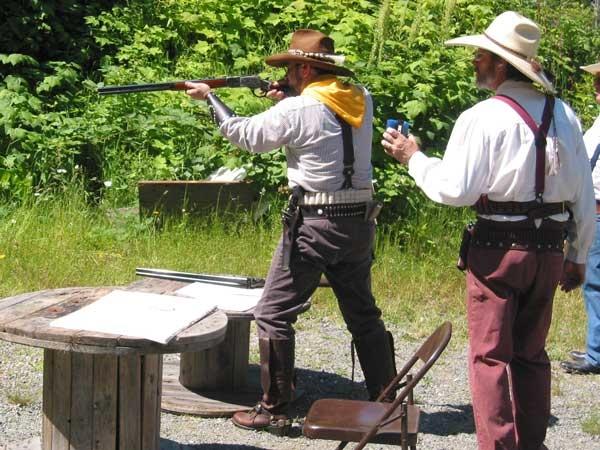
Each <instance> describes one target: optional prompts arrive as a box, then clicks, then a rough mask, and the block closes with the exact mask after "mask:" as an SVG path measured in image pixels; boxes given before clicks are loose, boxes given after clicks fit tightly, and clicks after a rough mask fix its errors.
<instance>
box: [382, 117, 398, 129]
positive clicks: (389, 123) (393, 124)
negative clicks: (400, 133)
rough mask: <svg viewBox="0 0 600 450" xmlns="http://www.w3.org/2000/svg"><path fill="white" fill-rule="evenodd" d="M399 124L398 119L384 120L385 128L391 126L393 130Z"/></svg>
mask: <svg viewBox="0 0 600 450" xmlns="http://www.w3.org/2000/svg"><path fill="white" fill-rule="evenodd" d="M399 124H400V121H399V120H398V119H388V120H387V121H386V122H385V128H393V129H394V130H397V129H398V125H399Z"/></svg>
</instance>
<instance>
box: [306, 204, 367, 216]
mask: <svg viewBox="0 0 600 450" xmlns="http://www.w3.org/2000/svg"><path fill="white" fill-rule="evenodd" d="M300 211H301V212H302V217H304V218H305V219H310V218H324V219H330V218H333V217H354V216H363V217H364V216H365V214H366V212H367V205H366V203H338V204H335V205H300Z"/></svg>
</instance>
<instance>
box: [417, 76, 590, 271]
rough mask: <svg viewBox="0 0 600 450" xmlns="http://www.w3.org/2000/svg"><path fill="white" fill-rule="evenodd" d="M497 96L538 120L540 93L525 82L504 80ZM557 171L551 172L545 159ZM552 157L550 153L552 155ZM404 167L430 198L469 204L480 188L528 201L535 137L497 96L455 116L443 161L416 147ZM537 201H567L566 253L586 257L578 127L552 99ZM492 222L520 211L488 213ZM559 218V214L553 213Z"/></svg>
mask: <svg viewBox="0 0 600 450" xmlns="http://www.w3.org/2000/svg"><path fill="white" fill-rule="evenodd" d="M497 94H504V95H507V96H509V97H511V98H513V99H514V100H516V101H517V102H518V103H519V104H520V105H521V106H522V107H523V108H525V110H527V112H528V113H529V114H530V115H531V116H532V117H533V119H534V120H535V121H536V122H537V123H538V124H539V123H540V121H541V116H542V111H543V109H544V104H545V97H544V95H543V94H541V93H540V92H538V91H537V90H536V89H535V88H533V86H531V84H530V83H526V82H517V81H511V80H509V81H506V82H504V83H503V84H502V85H501V86H499V88H498V90H497ZM555 156H558V161H557V163H556V164H554V168H555V169H556V170H557V174H555V175H550V173H549V172H550V168H551V166H552V164H551V163H550V160H551V159H552V158H553V157H555ZM554 159H555V158H554ZM408 167H409V173H410V175H411V176H412V177H413V178H414V179H415V181H416V183H417V185H418V186H419V187H420V188H421V189H423V191H424V192H425V194H426V195H427V196H428V197H429V198H431V199H432V200H434V201H436V202H439V203H443V204H446V205H453V206H471V205H473V204H474V203H475V202H476V201H477V199H478V198H479V196H480V195H481V194H487V195H488V197H489V199H490V200H493V201H498V202H507V201H514V202H526V201H531V200H534V199H535V143H534V135H533V133H532V132H531V130H530V128H529V127H528V126H527V124H526V123H525V122H524V121H523V119H521V117H520V116H519V115H518V114H517V113H516V112H515V111H514V110H513V109H512V108H511V107H510V106H509V105H507V104H505V103H504V102H502V101H500V100H497V99H487V100H484V101H482V102H480V103H478V104H476V105H475V106H473V107H472V108H470V109H468V110H466V111H465V112H463V113H462V114H461V115H460V116H459V118H458V119H457V121H456V124H455V126H454V129H453V130H452V134H451V136H450V139H449V141H448V146H447V147H446V151H445V153H444V157H443V159H441V160H440V159H439V158H429V157H427V156H426V155H425V154H424V153H422V152H417V153H415V154H414V155H413V156H412V157H411V158H410V160H409V164H408ZM543 198H544V201H545V202H546V203H554V202H561V201H565V202H567V204H568V206H569V208H570V209H571V211H572V212H573V223H570V224H569V225H568V230H567V231H568V236H567V240H568V242H569V244H570V245H569V248H568V250H567V255H566V256H567V258H568V259H569V260H571V261H573V262H576V263H585V261H586V257H587V252H588V249H589V247H590V245H591V243H592V239H593V237H594V231H595V202H594V194H593V186H592V181H591V176H590V164H589V159H588V157H587V153H586V149H585V145H584V142H583V136H582V133H581V126H580V124H579V120H578V119H577V117H576V116H575V114H574V112H573V111H572V110H571V109H570V108H569V106H567V105H566V104H565V103H564V102H562V101H560V100H559V99H557V100H556V104H555V106H554V120H553V121H552V124H551V126H550V130H549V131H548V140H547V146H546V177H545V190H544V196H543ZM487 218H490V219H492V220H515V219H518V220H522V219H525V217H524V216H522V217H516V218H515V217H508V216H496V215H495V216H491V217H490V216H487ZM552 218H553V219H556V220H563V221H564V220H566V219H567V216H566V214H558V215H556V216H553V217H552Z"/></svg>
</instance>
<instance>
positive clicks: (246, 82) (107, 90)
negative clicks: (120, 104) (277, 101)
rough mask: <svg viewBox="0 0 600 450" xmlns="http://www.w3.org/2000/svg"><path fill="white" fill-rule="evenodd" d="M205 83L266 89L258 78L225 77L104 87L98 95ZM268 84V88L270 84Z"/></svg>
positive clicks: (183, 87)
mask: <svg viewBox="0 0 600 450" xmlns="http://www.w3.org/2000/svg"><path fill="white" fill-rule="evenodd" d="M186 81H190V82H192V83H205V84H208V85H209V86H210V87H211V88H221V87H250V88H253V89H256V88H264V87H263V86H262V85H261V82H262V80H260V78H258V77H256V76H247V77H225V78H207V79H204V80H180V81H168V82H165V83H143V84H127V85H123V86H103V87H100V88H98V94H100V95H107V94H130V93H132V92H153V91H183V90H185V89H186V87H185V83H186ZM262 83H266V86H268V84H269V83H268V82H262Z"/></svg>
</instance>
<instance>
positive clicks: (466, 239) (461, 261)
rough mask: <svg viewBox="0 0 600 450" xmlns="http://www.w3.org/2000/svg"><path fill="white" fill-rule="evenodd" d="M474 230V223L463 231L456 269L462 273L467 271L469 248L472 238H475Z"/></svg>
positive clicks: (469, 224)
mask: <svg viewBox="0 0 600 450" xmlns="http://www.w3.org/2000/svg"><path fill="white" fill-rule="evenodd" d="M474 230H475V226H474V225H473V224H472V223H468V224H467V225H466V226H465V228H464V230H463V234H462V240H461V241H460V248H459V249H458V261H457V262H456V268H457V269H458V270H460V271H464V270H466V269H467V257H468V254H469V246H470V245H471V238H472V237H473V231H474Z"/></svg>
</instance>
